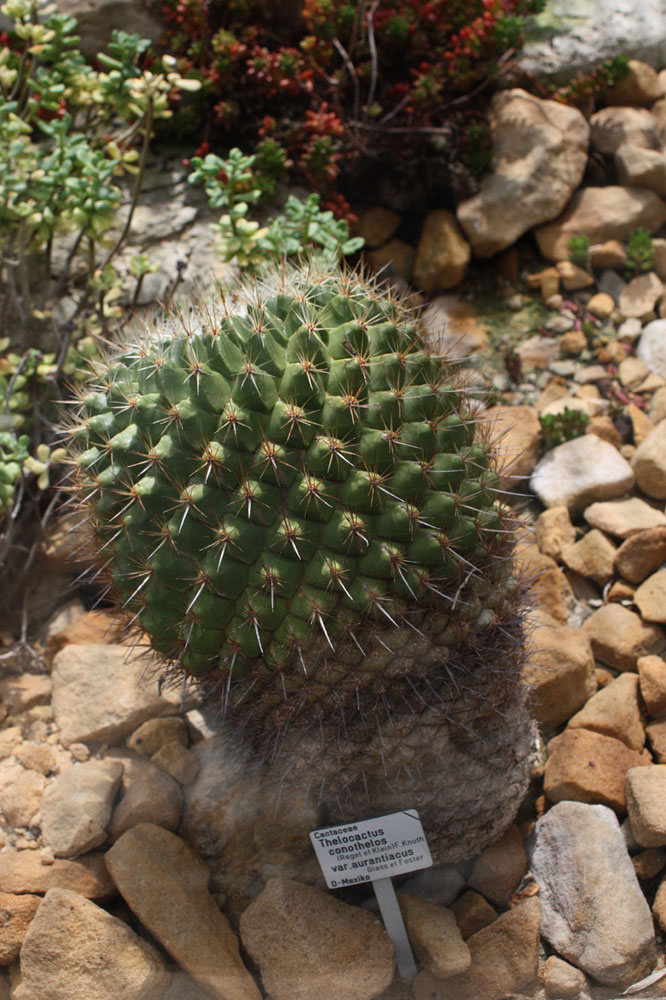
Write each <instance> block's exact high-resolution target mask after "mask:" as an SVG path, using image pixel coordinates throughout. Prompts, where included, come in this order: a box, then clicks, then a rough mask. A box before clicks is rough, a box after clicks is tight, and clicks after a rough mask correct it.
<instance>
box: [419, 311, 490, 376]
mask: <svg viewBox="0 0 666 1000" xmlns="http://www.w3.org/2000/svg"><path fill="white" fill-rule="evenodd" d="M421 320H422V323H423V332H424V335H425V340H426V343H427V345H428V347H429V348H430V350H431V351H434V352H435V354H441V355H442V356H444V357H447V358H451V359H452V360H462V359H464V358H466V357H468V356H469V355H472V354H478V352H479V351H483V350H484V349H485V348H486V347H487V346H488V334H487V333H486V331H485V330H484V329H483V328H482V327H481V326H479V314H478V313H477V312H476V310H475V309H474V307H473V306H472V305H471V304H470V303H469V302H464V301H462V300H461V299H459V298H458V296H457V295H438V296H437V297H436V298H434V299H433V300H432V302H430V303H429V304H428V306H427V307H426V308H425V309H424V311H423V315H422V317H421Z"/></svg>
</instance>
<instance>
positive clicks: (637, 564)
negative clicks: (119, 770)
mask: <svg viewBox="0 0 666 1000" xmlns="http://www.w3.org/2000/svg"><path fill="white" fill-rule="evenodd" d="M655 513H658V512H655ZM664 561H666V527H664V526H662V527H658V528H648V529H647V530H646V531H639V532H637V533H636V534H635V535H631V536H630V537H629V538H628V539H627V540H626V542H623V543H622V545H621V546H620V547H619V549H618V550H617V552H616V553H615V570H616V572H617V573H620V574H621V575H622V576H623V577H625V579H627V580H629V582H630V583H640V582H641V580H644V579H645V577H646V576H649V575H650V573H652V572H653V570H655V569H657V568H658V567H659V566H661V564H662V563H663V562H664Z"/></svg>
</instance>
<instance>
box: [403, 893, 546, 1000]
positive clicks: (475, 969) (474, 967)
mask: <svg viewBox="0 0 666 1000" xmlns="http://www.w3.org/2000/svg"><path fill="white" fill-rule="evenodd" d="M540 913H541V906H540V903H539V899H538V897H537V896H532V897H531V898H529V899H526V900H525V902H523V903H521V904H520V905H519V906H516V907H514V909H512V910H508V911H507V912H506V913H503V914H502V915H501V916H500V917H498V918H497V920H495V921H493V923H492V924H490V925H489V926H488V927H484V928H483V929H482V930H480V931H477V933H476V934H473V935H472V936H471V937H470V938H468V940H467V944H468V946H469V950H470V952H471V955H472V964H471V966H470V968H469V969H468V971H467V972H463V973H461V974H460V975H458V976H452V977H451V978H450V979H445V980H438V979H435V977H434V976H433V975H431V973H429V972H426V971H424V972H420V973H419V974H418V976H417V977H416V979H415V980H414V983H413V990H414V997H415V1000H453V998H455V1000H481V998H483V1000H504V998H505V997H507V996H510V995H513V994H516V993H517V994H524V993H525V992H527V991H528V989H529V987H531V986H532V985H533V983H534V980H535V979H536V974H537V965H538V953H539V924H540Z"/></svg>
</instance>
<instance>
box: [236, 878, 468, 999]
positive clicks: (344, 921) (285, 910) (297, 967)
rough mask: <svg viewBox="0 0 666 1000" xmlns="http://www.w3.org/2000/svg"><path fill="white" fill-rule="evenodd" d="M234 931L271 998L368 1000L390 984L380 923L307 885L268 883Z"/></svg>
mask: <svg viewBox="0 0 666 1000" xmlns="http://www.w3.org/2000/svg"><path fill="white" fill-rule="evenodd" d="M240 933H241V940H242V942H243V946H244V948H245V949H246V951H247V952H248V954H249V955H250V957H251V958H252V960H253V962H255V963H256V964H257V965H258V966H259V969H260V970H261V978H262V982H263V985H264V988H265V990H266V992H267V993H268V994H269V995H270V996H271V997H272V998H273V1000H331V998H332V997H336V1000H370V998H371V997H375V996H377V995H378V994H379V993H381V991H382V990H385V989H386V988H387V987H388V986H389V984H390V983H391V980H392V979H393V969H394V959H393V945H392V944H391V942H390V941H389V939H388V936H387V934H386V931H385V930H384V928H383V926H382V924H381V922H380V921H379V920H378V919H377V918H376V917H375V916H373V915H372V914H370V913H368V912H367V911H365V910H360V909H357V908H355V907H352V906H348V905H347V904H346V903H342V902H340V900H338V899H334V898H333V897H332V896H330V895H327V894H326V893H323V892H320V891H319V890H318V889H314V888H312V886H307V885H301V884H300V883H298V882H292V881H289V880H288V879H281V878H279V879H271V880H270V881H269V882H268V883H267V885H266V888H265V889H264V890H263V892H262V893H261V894H260V895H259V896H258V897H257V898H256V899H255V900H254V902H253V903H251V904H250V906H249V907H248V908H247V909H246V910H245V912H244V913H243V915H242V917H241V921H240ZM448 981H450V980H448ZM445 982H446V980H445Z"/></svg>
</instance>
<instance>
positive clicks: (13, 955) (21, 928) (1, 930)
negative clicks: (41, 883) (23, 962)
mask: <svg viewBox="0 0 666 1000" xmlns="http://www.w3.org/2000/svg"><path fill="white" fill-rule="evenodd" d="M41 901H42V899H41V896H33V895H30V894H29V893H25V894H24V895H22V896H17V895H15V894H14V893H11V892H0V965H11V963H12V962H13V961H14V960H15V959H17V958H18V955H19V952H20V950H21V945H22V944H23V938H24V937H25V932H26V931H27V929H28V927H29V926H30V922H31V920H32V918H33V917H34V915H35V913H36V912H37V907H38V906H39V904H40V903H41ZM1 995H2V994H0V996H1Z"/></svg>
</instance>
